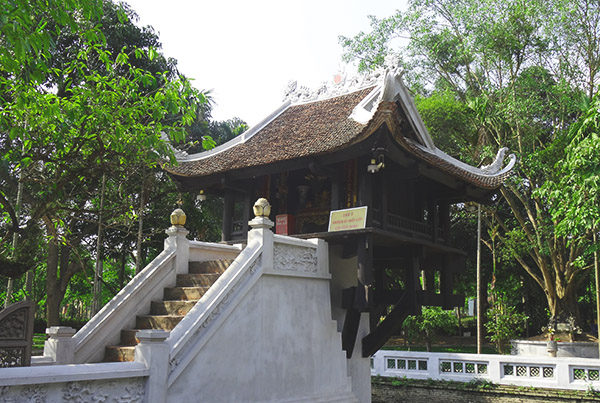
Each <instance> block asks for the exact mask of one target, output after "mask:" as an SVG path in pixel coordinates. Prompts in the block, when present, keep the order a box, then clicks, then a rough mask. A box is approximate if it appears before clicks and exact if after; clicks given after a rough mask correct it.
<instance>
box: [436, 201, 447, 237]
mask: <svg viewBox="0 0 600 403" xmlns="http://www.w3.org/2000/svg"><path fill="white" fill-rule="evenodd" d="M439 214H440V218H439V220H438V221H439V222H440V225H441V226H442V232H443V235H444V236H443V238H444V243H446V244H448V240H449V239H450V203H448V202H447V201H443V202H440V212H439Z"/></svg>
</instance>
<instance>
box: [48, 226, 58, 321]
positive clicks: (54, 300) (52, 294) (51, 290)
mask: <svg viewBox="0 0 600 403" xmlns="http://www.w3.org/2000/svg"><path fill="white" fill-rule="evenodd" d="M58 251H59V248H58V243H57V242H56V240H55V239H53V238H51V239H50V240H49V241H48V259H47V261H46V323H47V326H48V327H51V326H59V322H60V312H59V307H60V302H61V300H62V298H60V296H59V295H60V292H59V287H58V258H59V256H58V255H59V252H58Z"/></svg>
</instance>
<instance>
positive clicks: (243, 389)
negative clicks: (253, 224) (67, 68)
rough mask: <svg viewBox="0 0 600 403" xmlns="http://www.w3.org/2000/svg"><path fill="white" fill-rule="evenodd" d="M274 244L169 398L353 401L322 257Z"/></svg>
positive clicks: (294, 246)
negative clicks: (333, 317)
mask: <svg viewBox="0 0 600 403" xmlns="http://www.w3.org/2000/svg"><path fill="white" fill-rule="evenodd" d="M277 238H278V239H281V238H279V237H277ZM290 242H291V241H290ZM322 245H323V244H322ZM267 247H268V245H267ZM273 251H274V252H275V253H274V254H273V260H272V264H270V262H269V259H267V258H265V256H269V253H268V252H266V253H264V254H263V259H261V262H262V263H261V267H260V268H259V269H258V273H259V274H260V278H259V279H258V280H257V281H256V282H255V283H254V284H253V286H252V288H251V289H250V290H249V291H248V292H246V293H244V294H243V296H242V297H241V300H240V301H235V306H236V307H235V309H234V310H232V311H231V313H229V314H228V316H227V318H226V320H224V321H223V322H222V323H221V324H220V325H219V327H218V329H217V330H215V331H214V333H213V334H212V336H211V337H210V339H209V340H207V342H206V343H205V344H204V345H203V346H202V348H201V349H200V351H199V352H198V353H197V355H196V356H195V357H194V359H193V360H192V361H191V362H190V364H189V365H188V366H187V367H186V368H185V370H184V371H182V372H181V373H180V374H179V375H178V377H177V379H175V380H174V381H173V382H172V384H171V386H170V387H169V391H168V400H169V401H173V402H175V401H177V402H181V401H197V400H198V399H201V400H202V401H207V402H280V401H286V402H288V401H290V402H291V401H323V402H335V401H340V402H341V401H354V402H356V401H357V399H356V398H355V395H354V394H353V393H352V386H351V380H350V378H349V377H348V376H347V374H348V369H347V365H346V359H345V353H344V352H343V350H342V348H341V335H340V333H339V332H338V331H337V326H336V322H335V321H333V320H332V316H331V305H330V290H329V275H328V274H327V272H326V271H325V272H323V269H324V268H325V269H326V263H325V266H324V267H323V266H321V265H319V264H317V261H318V256H319V252H318V251H317V249H316V248H308V249H307V248H306V247H303V246H301V245H300V243H299V242H294V243H291V244H281V243H276V244H275V247H274V248H273ZM322 256H323V257H325V256H326V254H325V255H322ZM232 298H235V296H232ZM367 365H368V364H367ZM367 368H368V367H367ZM369 379H370V374H369Z"/></svg>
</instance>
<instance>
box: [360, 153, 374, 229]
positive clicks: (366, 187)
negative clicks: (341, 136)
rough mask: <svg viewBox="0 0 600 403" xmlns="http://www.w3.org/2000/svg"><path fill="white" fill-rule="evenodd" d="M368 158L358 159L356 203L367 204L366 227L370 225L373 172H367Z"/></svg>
mask: <svg viewBox="0 0 600 403" xmlns="http://www.w3.org/2000/svg"><path fill="white" fill-rule="evenodd" d="M368 162H369V161H368V159H365V158H361V159H359V160H358V205H359V206H367V207H368V209H367V227H370V226H371V217H372V216H373V212H372V211H371V210H372V208H373V178H372V177H371V176H372V175H373V174H370V173H368V172H367V165H368Z"/></svg>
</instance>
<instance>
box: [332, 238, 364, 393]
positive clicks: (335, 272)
mask: <svg viewBox="0 0 600 403" xmlns="http://www.w3.org/2000/svg"><path fill="white" fill-rule="evenodd" d="M357 268H358V262H357V260H356V257H353V258H350V259H343V258H342V247H341V246H338V247H331V248H329V271H330V273H331V284H330V289H331V305H332V316H333V319H335V320H336V322H337V329H338V332H341V331H342V329H343V327H344V319H345V315H346V311H345V310H344V309H342V290H343V289H345V288H349V287H356V286H357V284H358V282H357V279H356V272H357ZM368 333H369V314H368V313H363V314H362V316H361V319H360V325H359V328H358V334H357V337H356V342H355V344H354V351H353V352H352V358H351V359H349V360H347V371H348V372H347V373H348V376H349V377H351V379H352V391H353V392H354V394H355V395H356V397H357V398H358V400H359V401H360V402H361V403H365V402H370V401H371V371H370V362H369V358H363V356H362V338H363V337H365V336H366V335H367V334H368Z"/></svg>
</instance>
